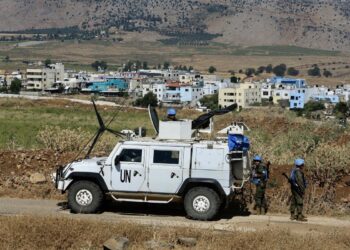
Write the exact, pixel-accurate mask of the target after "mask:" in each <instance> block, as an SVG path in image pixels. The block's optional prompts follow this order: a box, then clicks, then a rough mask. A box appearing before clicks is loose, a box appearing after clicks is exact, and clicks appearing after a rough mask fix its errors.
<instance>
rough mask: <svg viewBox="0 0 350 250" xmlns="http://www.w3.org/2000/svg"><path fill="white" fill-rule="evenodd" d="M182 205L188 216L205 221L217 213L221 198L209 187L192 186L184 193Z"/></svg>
mask: <svg viewBox="0 0 350 250" xmlns="http://www.w3.org/2000/svg"><path fill="white" fill-rule="evenodd" d="M184 206H185V210H186V213H187V215H188V216H189V217H190V218H192V219H196V220H204V221H206V220H211V219H213V218H214V217H215V216H216V215H217V213H218V211H219V209H220V206H221V199H220V197H219V195H218V194H217V192H215V191H214V190H213V189H211V188H207V187H194V188H192V189H190V190H189V191H188V192H187V193H186V195H185V199H184Z"/></svg>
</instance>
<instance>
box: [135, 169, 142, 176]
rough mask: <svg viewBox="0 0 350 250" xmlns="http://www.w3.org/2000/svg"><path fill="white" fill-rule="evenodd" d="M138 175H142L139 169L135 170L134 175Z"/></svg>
mask: <svg viewBox="0 0 350 250" xmlns="http://www.w3.org/2000/svg"><path fill="white" fill-rule="evenodd" d="M136 175H138V176H142V174H140V173H139V172H138V171H137V170H134V177H135V176H136Z"/></svg>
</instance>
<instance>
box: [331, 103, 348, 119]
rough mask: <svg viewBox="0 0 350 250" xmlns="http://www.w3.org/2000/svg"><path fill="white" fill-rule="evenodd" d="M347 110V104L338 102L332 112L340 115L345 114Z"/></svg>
mask: <svg viewBox="0 0 350 250" xmlns="http://www.w3.org/2000/svg"><path fill="white" fill-rule="evenodd" d="M348 111H349V106H348V104H347V103H345V102H338V103H337V104H336V105H335V107H334V112H335V113H338V114H342V115H344V116H345V115H346V113H348Z"/></svg>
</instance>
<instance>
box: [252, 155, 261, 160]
mask: <svg viewBox="0 0 350 250" xmlns="http://www.w3.org/2000/svg"><path fill="white" fill-rule="evenodd" d="M253 161H262V157H261V156H260V155H256V156H254V158H253Z"/></svg>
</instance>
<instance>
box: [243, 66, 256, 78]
mask: <svg viewBox="0 0 350 250" xmlns="http://www.w3.org/2000/svg"><path fill="white" fill-rule="evenodd" d="M245 74H246V76H247V77H251V76H253V75H254V74H255V69H254V68H248V69H246V70H245Z"/></svg>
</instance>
